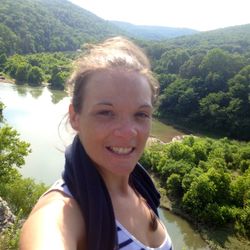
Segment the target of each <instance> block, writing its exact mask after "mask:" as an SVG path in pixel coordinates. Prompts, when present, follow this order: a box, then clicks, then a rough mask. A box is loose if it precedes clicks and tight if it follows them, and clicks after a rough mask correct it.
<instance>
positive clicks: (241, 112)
mask: <svg viewBox="0 0 250 250" xmlns="http://www.w3.org/2000/svg"><path fill="white" fill-rule="evenodd" d="M144 46H145V48H146V50H147V52H148V54H149V55H150V57H151V61H152V62H153V63H152V65H153V70H154V72H155V73H156V74H157V76H158V80H159V82H160V94H161V95H160V101H159V106H158V109H157V115H158V116H159V117H160V118H164V119H172V121H173V123H174V124H177V123H179V125H181V126H184V127H185V128H187V127H189V128H196V129H197V130H200V131H203V132H209V133H211V132H212V133H214V134H216V135H217V136H218V135H220V136H227V137H231V138H235V139H240V140H250V134H249V131H250V118H249V117H250V102H249V96H250V84H249V83H250V24H247V25H241V26H235V27H229V28H225V29H218V30H214V31H210V32H203V33H200V34H195V35H192V36H186V37H179V38H175V39H169V40H166V41H164V42H158V43H156V42H154V43H152V42H150V43H144Z"/></svg>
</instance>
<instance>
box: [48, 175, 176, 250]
mask: <svg viewBox="0 0 250 250" xmlns="http://www.w3.org/2000/svg"><path fill="white" fill-rule="evenodd" d="M52 190H58V191H61V192H63V193H65V194H67V195H68V196H70V197H72V194H71V193H70V191H69V189H68V187H67V185H66V184H65V183H64V181H63V180H62V179H60V180H58V181H56V182H55V183H54V184H53V185H52V187H51V188H50V189H49V190H48V191H47V192H46V193H48V192H49V191H52ZM46 193H45V194H46ZM45 194H44V195H45ZM163 227H164V225H163ZM116 228H117V235H118V249H119V250H120V249H121V250H173V247H172V242H171V239H170V237H169V235H168V233H167V230H166V228H165V227H164V229H165V239H164V241H163V243H162V244H161V245H160V246H159V247H157V248H152V247H149V246H145V245H144V244H143V243H141V242H140V241H139V240H137V239H136V238H135V237H134V236H133V235H132V234H131V233H130V232H129V231H127V229H126V228H125V227H123V225H122V224H121V223H120V222H119V221H118V220H116Z"/></svg>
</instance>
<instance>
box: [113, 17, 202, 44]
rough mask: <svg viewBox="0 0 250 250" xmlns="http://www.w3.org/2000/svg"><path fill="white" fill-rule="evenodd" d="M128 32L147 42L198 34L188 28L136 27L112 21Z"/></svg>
mask: <svg viewBox="0 0 250 250" xmlns="http://www.w3.org/2000/svg"><path fill="white" fill-rule="evenodd" d="M111 22H112V23H113V24H115V25H116V26H118V27H119V28H121V29H122V30H124V31H126V32H127V33H128V34H129V35H131V36H133V37H136V38H139V39H145V40H164V39H168V38H173V37H179V36H186V35H192V34H195V33H198V31H196V30H193V29H188V28H171V27H163V26H147V25H134V24H131V23H127V22H119V21H111Z"/></svg>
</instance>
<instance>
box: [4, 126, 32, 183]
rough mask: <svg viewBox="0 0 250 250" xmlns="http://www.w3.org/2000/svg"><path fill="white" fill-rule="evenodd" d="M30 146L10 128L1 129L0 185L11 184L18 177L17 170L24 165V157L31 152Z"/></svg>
mask: <svg viewBox="0 0 250 250" xmlns="http://www.w3.org/2000/svg"><path fill="white" fill-rule="evenodd" d="M29 146H30V145H29V144H28V143H26V142H24V141H21V140H20V138H19V134H18V132H17V131H16V130H14V129H13V128H11V127H10V126H8V125H4V126H3V127H1V128H0V183H8V182H11V181H12V180H13V179H14V178H15V177H16V175H17V169H16V168H20V167H21V166H22V165H23V164H24V162H25V161H24V157H25V156H26V155H28V153H29V152H30V148H29Z"/></svg>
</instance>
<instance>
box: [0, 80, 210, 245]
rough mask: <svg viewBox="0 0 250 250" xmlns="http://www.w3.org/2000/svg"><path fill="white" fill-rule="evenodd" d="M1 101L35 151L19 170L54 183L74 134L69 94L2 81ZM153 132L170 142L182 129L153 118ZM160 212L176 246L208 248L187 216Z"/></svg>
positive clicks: (4, 113)
mask: <svg viewBox="0 0 250 250" xmlns="http://www.w3.org/2000/svg"><path fill="white" fill-rule="evenodd" d="M0 101H2V102H3V103H4V104H5V105H6V108H5V109H4V111H3V116H4V118H5V119H6V122H7V123H8V124H10V125H11V126H12V127H14V128H15V129H16V130H17V131H18V132H19V133H20V137H21V138H22V139H23V140H25V141H27V142H29V143H30V144H31V148H32V152H31V153H30V154H29V155H28V156H27V157H26V163H25V166H23V167H22V169H21V170H20V171H21V173H22V175H23V176H25V177H31V178H34V179H35V180H37V181H42V182H44V183H46V184H48V185H50V184H52V183H53V182H54V181H55V180H57V179H58V178H60V175H61V172H62V170H63V165H64V154H63V151H64V149H65V147H66V145H68V144H69V143H70V141H71V140H72V137H73V135H74V133H73V131H72V130H70V128H69V126H66V119H65V118H64V117H65V115H66V112H67V109H68V105H69V102H70V98H69V97H68V96H67V94H66V93H65V92H63V91H55V90H54V91H51V90H49V89H48V88H47V87H36V88H34V87H29V86H18V85H14V84H9V83H0ZM60 124H61V125H60ZM152 135H153V136H154V137H157V138H159V139H161V140H163V141H165V142H168V141H170V140H171V139H172V137H174V136H176V135H183V133H182V132H180V131H178V130H176V129H175V128H173V127H171V126H167V125H165V124H163V123H161V122H159V121H157V120H154V121H153V126H152ZM160 215H161V217H162V218H163V221H164V224H165V225H166V227H167V229H168V231H169V234H170V236H171V238H172V240H173V243H174V246H175V250H205V249H208V248H207V246H206V244H205V242H204V241H203V240H202V239H201V237H200V235H199V234H198V233H196V232H195V231H194V230H193V229H192V227H191V226H190V225H189V224H188V223H187V222H186V221H185V220H183V219H181V218H180V217H178V216H175V215H173V214H172V213H170V212H168V211H163V210H160Z"/></svg>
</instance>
